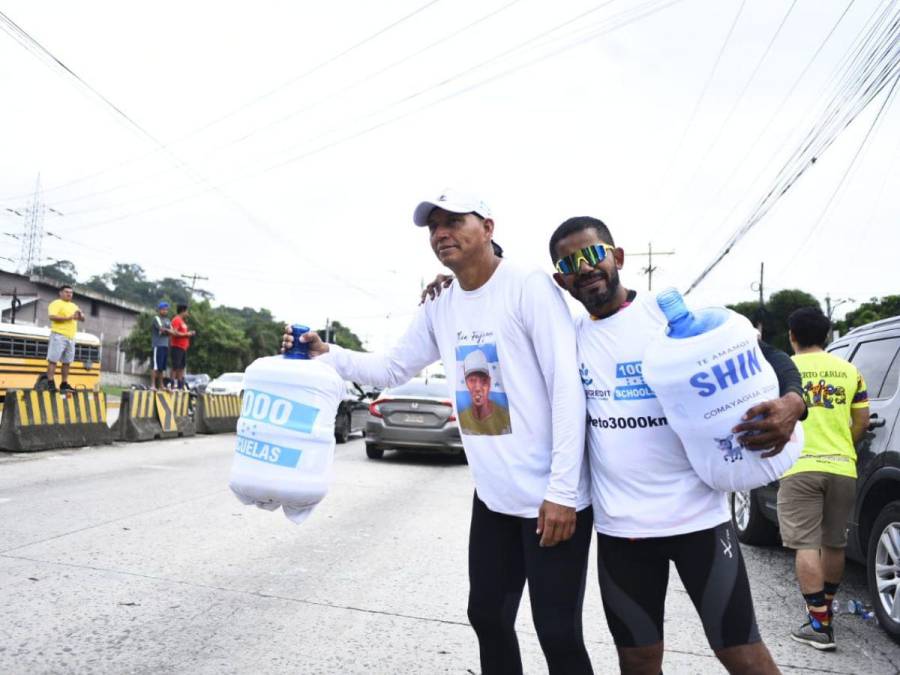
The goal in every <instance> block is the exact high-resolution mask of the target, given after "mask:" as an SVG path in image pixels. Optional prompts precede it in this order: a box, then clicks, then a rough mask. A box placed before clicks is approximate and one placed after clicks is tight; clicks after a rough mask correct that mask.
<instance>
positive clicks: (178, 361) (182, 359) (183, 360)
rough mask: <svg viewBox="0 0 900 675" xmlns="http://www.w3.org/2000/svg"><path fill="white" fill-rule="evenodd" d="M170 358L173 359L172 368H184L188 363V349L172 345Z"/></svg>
mask: <svg viewBox="0 0 900 675" xmlns="http://www.w3.org/2000/svg"><path fill="white" fill-rule="evenodd" d="M169 358H170V359H171V360H172V370H184V367H185V366H186V365H187V350H186V349H181V348H180V347H170V348H169Z"/></svg>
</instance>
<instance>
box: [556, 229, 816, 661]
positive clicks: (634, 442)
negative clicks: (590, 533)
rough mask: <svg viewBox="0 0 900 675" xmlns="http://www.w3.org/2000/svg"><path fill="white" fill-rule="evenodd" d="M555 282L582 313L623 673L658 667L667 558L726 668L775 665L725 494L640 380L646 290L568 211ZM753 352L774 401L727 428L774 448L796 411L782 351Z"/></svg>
mask: <svg viewBox="0 0 900 675" xmlns="http://www.w3.org/2000/svg"><path fill="white" fill-rule="evenodd" d="M550 255H551V257H552V260H553V263H554V265H555V266H556V274H555V279H556V282H557V283H558V284H559V286H560V287H562V288H564V289H565V290H566V291H568V292H569V293H570V294H571V295H572V297H574V298H575V299H576V300H578V301H579V302H581V304H582V305H584V307H585V309H586V310H587V311H588V315H586V316H582V317H579V318H578V319H577V320H576V328H575V330H576V340H577V344H578V359H579V364H580V368H579V370H580V375H581V381H582V385H583V387H584V392H585V396H586V398H587V412H588V426H587V437H588V450H589V456H590V468H591V482H592V486H591V487H592V491H593V498H594V522H595V527H596V529H597V533H598V534H597V543H598V546H597V554H598V560H597V562H598V565H597V567H598V572H599V578H600V590H601V596H602V599H603V608H604V611H605V613H606V619H607V623H608V625H609V629H610V631H611V632H612V635H613V640H614V641H615V643H616V648H617V650H618V655H619V663H620V666H621V668H622V671H623V672H628V673H658V672H660V670H661V666H662V656H663V615H664V609H665V596H666V586H667V583H668V577H669V565H670V562H672V563H674V564H675V568H676V569H677V570H678V574H679V576H680V577H681V580H682V582H683V583H684V587H685V590H687V592H688V595H690V597H691V600H692V601H693V602H694V606H695V607H697V608H698V611H699V613H700V618H701V620H702V622H703V627H704V630H705V632H706V637H707V640H708V642H709V644H710V646H711V647H712V649H713V650H714V652H715V654H716V656H717V657H718V658H719V660H720V661H721V662H722V664H723V665H724V666H725V667H726V668H727V669H728V670H729V672H731V673H749V672H753V673H777V672H778V668H777V666H776V665H775V663H774V662H773V661H772V657H771V655H770V654H769V652H768V650H767V649H766V647H765V645H764V644H763V643H762V642H761V640H760V637H759V632H758V630H757V627H756V620H755V617H754V613H753V602H752V599H751V597H750V585H749V582H748V579H747V572H746V570H745V568H744V562H743V559H742V557H741V552H740V547H739V545H738V541H737V535H736V533H735V532H734V529H733V527H732V524H731V515H730V513H729V510H728V506H727V502H726V495H725V494H724V493H722V492H718V491H716V490H714V489H713V488H711V487H709V486H708V485H706V484H705V483H703V482H702V481H701V480H700V478H699V477H698V476H697V474H696V473H695V472H694V470H693V468H692V467H691V464H690V462H689V461H688V458H687V454H686V453H685V450H684V446H683V445H682V444H681V441H680V440H679V438H678V436H677V435H676V434H675V432H673V431H672V429H671V428H670V427H669V426H668V424H667V422H666V417H665V413H664V412H663V409H662V406H660V404H659V402H658V401H657V399H656V395H655V394H654V393H653V392H652V390H650V389H649V387H647V386H646V384H645V383H644V381H643V378H642V376H641V362H642V360H643V354H644V350H645V349H646V347H647V345H648V344H649V343H650V342H651V341H652V340H654V339H655V338H656V337H657V336H658V335H659V334H660V332H661V331H662V330H663V327H664V326H665V324H666V320H665V318H664V316H663V314H662V312H661V311H660V310H659V308H658V307H657V306H656V302H655V298H654V297H653V296H651V295H649V294H648V295H647V296H638V294H637V293H635V292H634V291H632V290H628V289H627V288H625V287H624V286H623V285H622V284H621V282H620V280H619V269H621V267H622V266H623V264H624V261H625V257H624V252H623V251H622V249H621V248H617V247H616V245H615V242H614V241H613V238H612V235H611V234H610V232H609V229H608V228H607V227H606V225H604V224H603V222H602V221H600V220H597V219H596V218H588V217H579V218H571V219H569V220H567V221H566V222H564V223H563V224H562V225H560V226H559V227H558V228H557V229H556V231H555V232H554V233H553V236H552V237H551V239H550ZM760 348H761V351H762V353H763V355H764V356H765V358H766V359H767V360H768V361H769V362H770V363H771V364H772V366H773V367H774V369H775V372H776V374H777V375H778V380H779V385H780V388H781V394H782V397H781V398H780V399H777V400H774V401H767V402H764V403H762V404H760V405H757V406H754V407H753V408H751V409H750V410H748V411H747V413H746V415H745V417H744V419H746V420H750V419H752V418H754V417H756V416H757V415H760V416H762V419H760V420H758V421H748V422H744V423H742V424H739V425H737V426H736V427H735V428H734V430H733V431H734V433H735V434H743V433H745V432H748V431H750V432H758V433H757V434H756V435H752V436H751V435H744V436H738V438H739V439H740V442H741V444H742V445H743V446H744V447H745V448H746V449H749V450H762V449H769V448H773V447H774V449H775V450H776V451H780V450H781V449H782V448H783V447H784V445H785V444H786V443H787V442H788V440H789V439H790V437H791V433H792V432H793V430H794V425H795V423H796V422H797V420H798V419H800V418H801V417H802V416H804V415H805V412H806V407H805V405H804V403H803V399H802V397H801V395H800V378H799V375H798V373H797V370H796V368H795V367H794V366H793V364H792V363H791V360H790V359H789V358H788V356H787V355H786V354H784V353H782V352H779V351H778V350H775V349H773V348H771V347H769V346H768V345H765V344H764V343H760Z"/></svg>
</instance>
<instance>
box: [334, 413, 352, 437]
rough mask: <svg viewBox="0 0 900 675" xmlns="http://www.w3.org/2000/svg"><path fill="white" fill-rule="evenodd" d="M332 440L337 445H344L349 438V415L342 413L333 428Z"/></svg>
mask: <svg viewBox="0 0 900 675" xmlns="http://www.w3.org/2000/svg"><path fill="white" fill-rule="evenodd" d="M334 438H335V440H336V441H337V442H338V443H346V442H347V439H348V438H350V413H344V414H343V415H341V416H340V418H338V422H337V424H336V425H335V427H334Z"/></svg>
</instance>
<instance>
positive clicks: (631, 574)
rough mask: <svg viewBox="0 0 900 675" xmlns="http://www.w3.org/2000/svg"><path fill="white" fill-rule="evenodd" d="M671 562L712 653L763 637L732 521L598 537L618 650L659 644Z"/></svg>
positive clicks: (605, 598)
mask: <svg viewBox="0 0 900 675" xmlns="http://www.w3.org/2000/svg"><path fill="white" fill-rule="evenodd" d="M670 561H671V562H674V563H675V569H677V570H678V576H680V577H681V581H682V583H683V584H684V589H685V590H686V591H687V593H688V595H689V596H690V598H691V601H692V602H693V603H694V607H695V608H696V609H697V613H698V614H699V615H700V620H701V621H702V623H703V629H704V631H706V639H707V640H708V641H709V645H710V647H712V648H713V650H714V651H719V650H720V649H725V648H727V647H735V646H738V645H747V644H753V643H754V642H759V640H760V638H759V631H758V630H757V627H756V617H755V615H754V613H753V599H752V598H751V596H750V582H749V581H748V580H747V570H746V568H745V567H744V559H743V557H741V549H740V545H739V544H738V539H737V534H736V533H735V531H734V527H733V526H732V524H731V521H730V520H728V521H725V522H724V523H722V524H721V525H717V526H716V527H713V528H710V529H707V530H700V531H698V532H689V533H687V534H677V535H673V536H668V537H655V538H650V539H624V538H622V537H611V536H609V535H606V534H597V568H598V572H599V574H600V595H601V596H602V597H603V609H604V611H605V612H606V622H607V624H609V630H610V632H611V633H612V636H613V640H614V641H615V643H616V646H617V647H619V648H622V647H646V646H648V645H653V644H657V643H658V642H660V641H662V639H663V616H664V614H665V603H666V587H667V586H668V583H669V562H670Z"/></svg>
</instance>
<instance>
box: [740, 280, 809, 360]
mask: <svg viewBox="0 0 900 675" xmlns="http://www.w3.org/2000/svg"><path fill="white" fill-rule="evenodd" d="M728 307H729V308H730V309H733V310H735V311H736V312H738V313H740V314H743V315H744V316H746V317H747V318H748V319H750V321H752V322H753V325H755V326H758V325H759V323H760V322H762V337H763V340H765V341H766V342H768V343H769V344H771V345H772V346H774V347H778V349H781V350H783V351H785V352H787V353H790V352H791V345H790V341H789V340H788V323H787V320H788V317H789V316H790V315H791V312H793V311H794V310H795V309H799V308H800V307H818V308H819V309H821V306H820V305H819V301H818V300H817V299H816V298H815V296H813V295H810V294H809V293H807V292H806V291H801V290H798V289H795V288H789V289H785V290H783V291H778V292H777V293H773V294H772V295H771V296H769V300H768V302H767V303H766V305H765V307H764V308H763V309H762V310H761V309H760V307H759V303H758V302H739V303H736V304H734V305H728Z"/></svg>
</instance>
